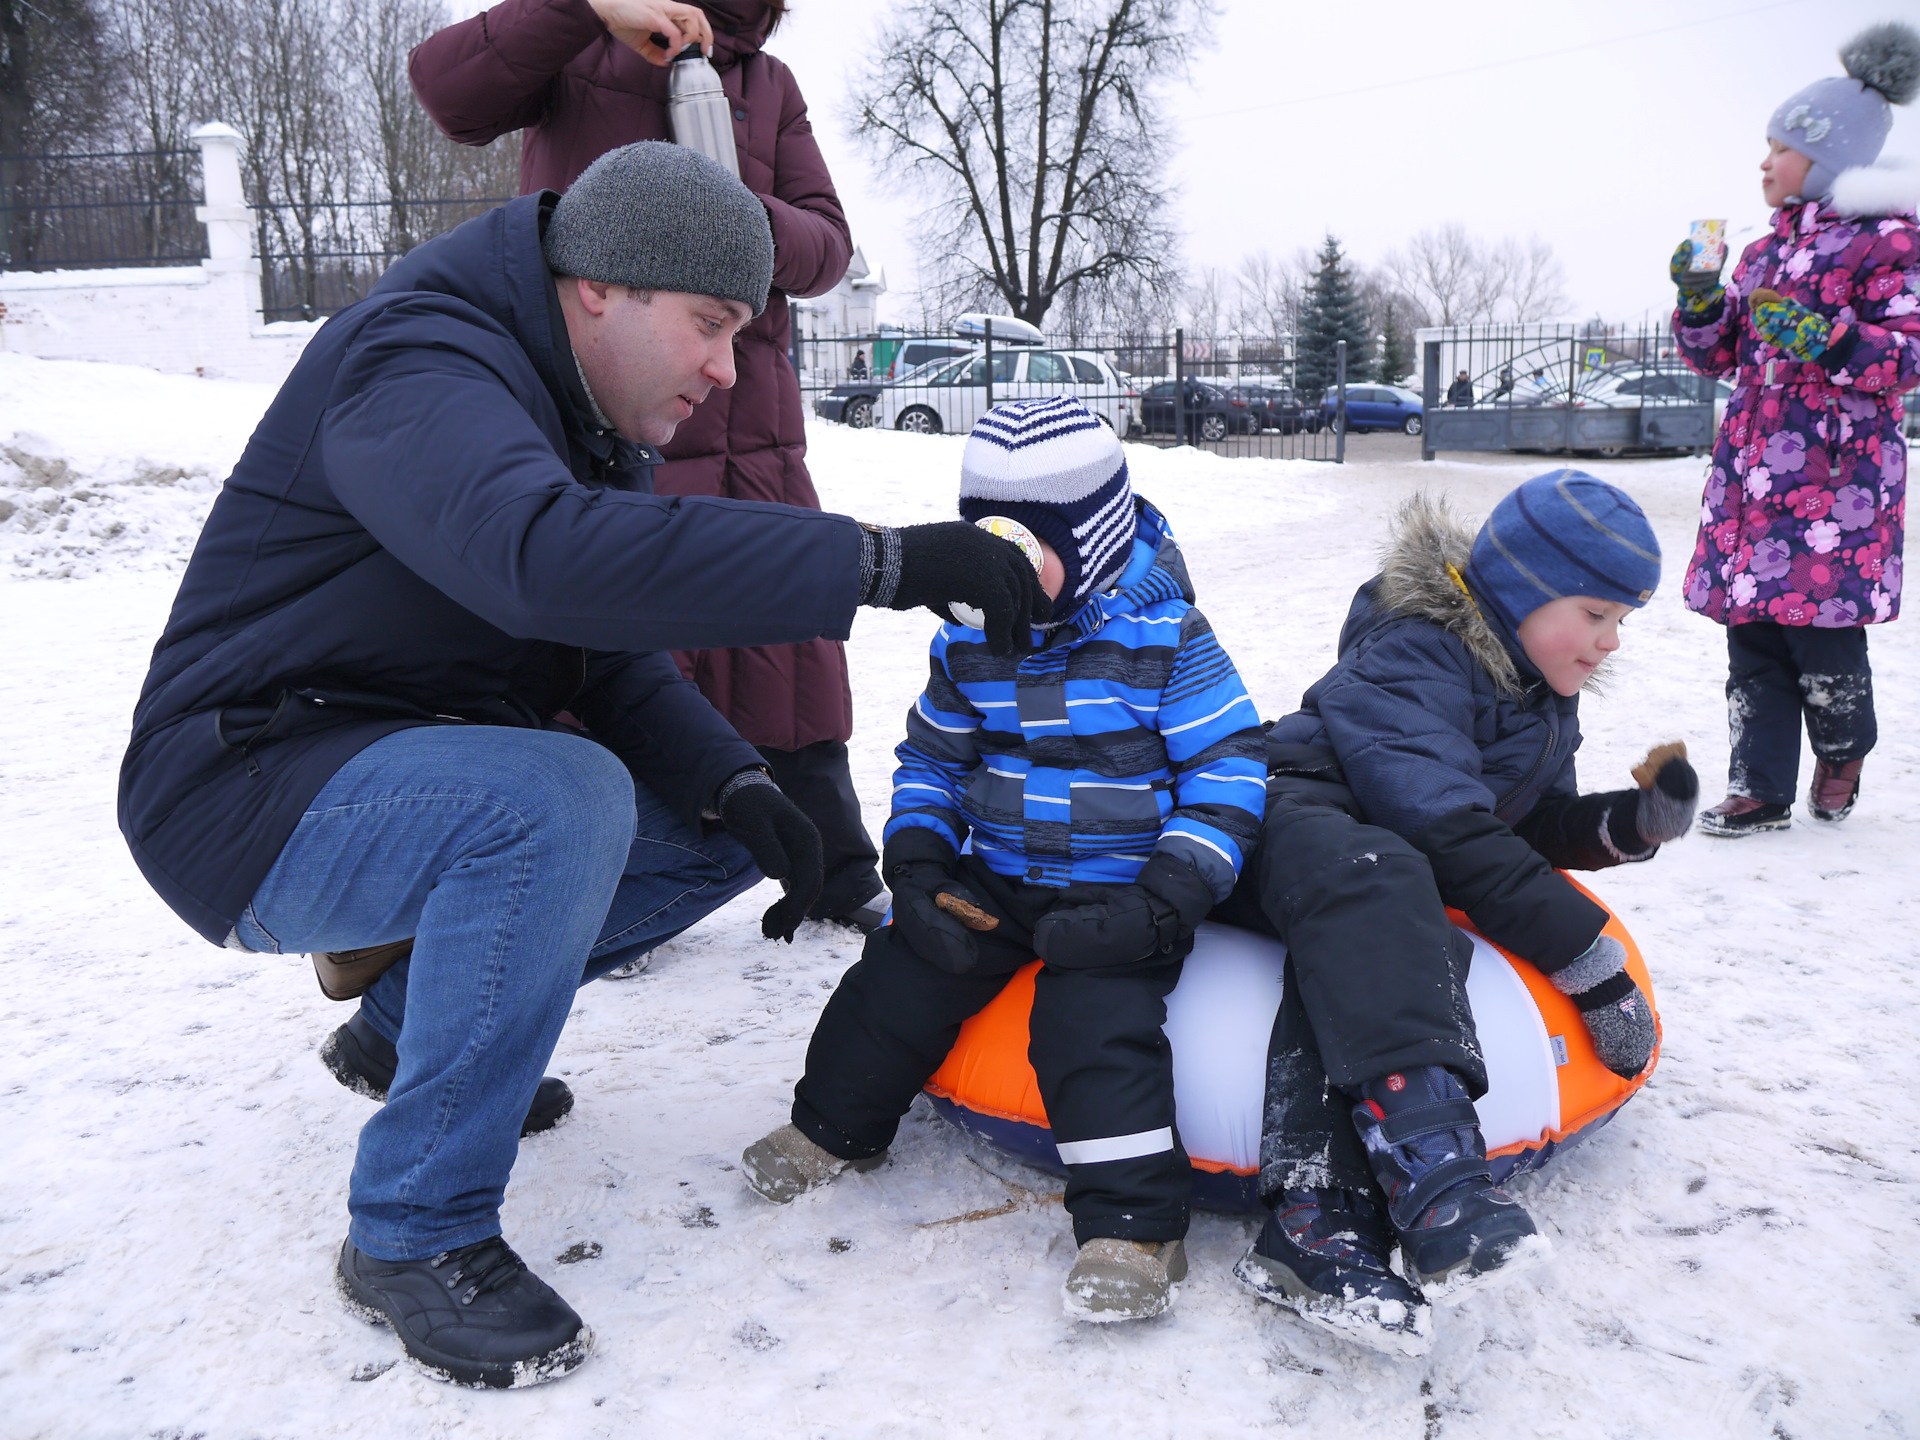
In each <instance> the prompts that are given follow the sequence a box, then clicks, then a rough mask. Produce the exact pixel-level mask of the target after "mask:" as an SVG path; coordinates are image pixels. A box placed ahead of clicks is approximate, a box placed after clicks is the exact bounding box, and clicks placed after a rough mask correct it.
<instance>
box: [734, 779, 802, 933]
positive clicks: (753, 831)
mask: <svg viewBox="0 0 1920 1440" xmlns="http://www.w3.org/2000/svg"><path fill="white" fill-rule="evenodd" d="M714 809H715V810H716V811H717V812H718V813H719V816H720V823H721V824H722V825H724V826H725V827H726V831H727V833H728V834H729V835H731V836H733V838H734V839H736V840H738V841H739V842H740V843H741V844H742V845H744V846H746V847H747V853H748V854H749V855H751V856H753V863H754V864H755V865H758V866H759V867H760V873H761V874H762V875H765V876H766V877H767V878H768V879H769V880H778V881H779V882H780V888H781V889H783V890H785V891H786V892H787V893H786V894H785V895H784V896H782V897H781V898H780V899H778V900H776V901H775V902H774V903H773V904H772V905H771V906H769V907H768V909H767V913H766V914H765V915H762V916H761V917H760V933H761V934H762V935H764V936H766V937H767V939H769V940H785V941H786V942H787V943H788V944H789V945H791V944H792V943H793V932H794V931H795V930H797V929H799V928H800V922H801V921H802V920H804V919H806V918H807V911H808V910H809V909H811V908H812V907H813V902H814V901H816V900H818V899H819V898H820V887H821V885H822V884H824V883H825V881H826V876H827V867H826V859H825V856H824V852H823V851H822V850H821V848H820V832H819V831H818V830H816V829H814V826H813V822H812V821H811V820H809V819H808V818H807V817H806V816H805V815H803V814H802V813H801V812H800V807H799V806H798V805H795V804H794V803H793V802H792V801H791V800H789V799H788V798H787V797H786V794H785V792H784V791H782V790H781V789H780V787H779V786H778V785H776V784H774V783H773V781H772V780H770V779H768V778H767V776H766V775H765V774H764V773H763V772H762V771H759V770H742V771H740V772H739V773H738V774H737V775H735V776H733V777H732V778H731V779H730V780H728V781H727V782H726V783H725V784H724V785H722V786H721V787H720V793H719V795H718V797H717V798H716V800H715V803H714Z"/></svg>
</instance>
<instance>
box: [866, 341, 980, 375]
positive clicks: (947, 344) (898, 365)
mask: <svg viewBox="0 0 1920 1440" xmlns="http://www.w3.org/2000/svg"><path fill="white" fill-rule="evenodd" d="M977 348H978V347H977V346H976V345H975V344H974V342H973V341H971V340H959V339H945V338H941V339H926V338H919V339H913V340H903V341H901V342H900V348H899V349H898V350H896V351H894V353H893V359H892V360H891V361H889V362H888V364H887V371H886V374H884V375H877V376H875V377H874V378H875V380H876V381H886V380H898V379H900V378H902V377H903V376H905V375H907V374H909V373H911V372H912V371H915V370H918V369H919V368H920V367H921V366H922V365H930V364H932V363H933V362H934V361H935V360H951V359H953V358H954V357H955V356H957V355H971V354H972V353H973V352H974V350H976V349H977Z"/></svg>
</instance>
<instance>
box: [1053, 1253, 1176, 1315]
mask: <svg viewBox="0 0 1920 1440" xmlns="http://www.w3.org/2000/svg"><path fill="white" fill-rule="evenodd" d="M1186 1278H1187V1247H1186V1243H1185V1242H1184V1241H1180V1240H1114V1239H1111V1238H1108V1237H1106V1236H1101V1237H1099V1238H1097V1239H1093V1240H1089V1241H1087V1243H1086V1244H1084V1245H1082V1246H1081V1247H1080V1255H1079V1258H1078V1259H1076V1260H1075V1261H1074V1262H1073V1269H1072V1271H1071V1272H1069V1274H1068V1275H1067V1283H1066V1284H1065V1285H1064V1286H1063V1287H1062V1288H1061V1292H1060V1293H1061V1298H1062V1299H1064V1300H1065V1302H1066V1307H1067V1313H1068V1314H1069V1315H1071V1316H1073V1317H1074V1319H1076V1320H1089V1321H1092V1322H1093V1323H1095V1324H1108V1323H1110V1322H1112V1321H1115V1320H1145V1319H1148V1318H1150V1317H1152V1316H1154V1315H1158V1314H1160V1313H1162V1312H1163V1311H1164V1310H1166V1308H1167V1307H1168V1306H1169V1305H1171V1304H1173V1297H1174V1286H1175V1285H1177V1284H1178V1283H1179V1282H1180V1281H1182V1280H1184V1279H1186Z"/></svg>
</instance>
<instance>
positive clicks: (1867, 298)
mask: <svg viewBox="0 0 1920 1440" xmlns="http://www.w3.org/2000/svg"><path fill="white" fill-rule="evenodd" d="M1841 60H1842V62H1843V63H1844V64H1845V66H1846V70H1847V75H1846V77H1845V78H1834V79H1829V80H1820V81H1816V82H1815V83H1814V84H1812V85H1810V86H1808V87H1807V88H1806V89H1804V90H1802V91H1800V92H1799V93H1798V94H1796V95H1793V96H1791V97H1789V98H1788V100H1787V101H1786V103H1784V104H1783V105H1781V106H1780V108H1779V109H1778V110H1777V111H1775V112H1774V115H1773V119H1772V121H1771V122H1770V123H1769V124H1768V127H1767V138H1768V140H1769V142H1770V146H1769V152H1768V154H1767V157H1766V159H1765V160H1763V161H1762V162H1761V166H1760V170H1761V174H1762V177H1763V183H1762V193H1763V194H1764V196H1765V198H1766V200H1767V202H1768V203H1769V204H1770V205H1774V206H1777V207H1778V208H1777V209H1776V210H1775V211H1774V212H1773V228H1772V232H1771V233H1770V234H1768V235H1766V236H1764V237H1762V238H1761V239H1759V240H1756V241H1755V242H1754V243H1753V244H1752V245H1750V246H1748V247H1747V250H1746V253H1745V254H1744V255H1742V256H1741V257H1740V261H1739V263H1738V264H1737V265H1736V266H1735V267H1734V271H1733V277H1732V279H1731V281H1730V282H1729V283H1728V284H1727V285H1726V286H1725V287H1724V288H1722V286H1721V284H1720V280H1719V275H1718V272H1717V270H1707V271H1699V270H1693V269H1691V268H1690V264H1691V261H1692V259H1693V247H1692V245H1691V243H1690V242H1687V243H1683V244H1682V245H1681V247H1680V249H1679V251H1677V252H1676V253H1675V255H1674V257H1673V266H1672V273H1673V278H1674V281H1675V283H1676V284H1677V285H1678V286H1679V288H1680V304H1679V308H1678V309H1677V310H1676V311H1675V313H1674V317H1673V331H1674V334H1675V336H1676V337H1677V338H1678V340H1679V342H1680V350H1681V353H1682V354H1683V355H1684V356H1685V357H1686V361H1687V363H1688V364H1689V365H1691V366H1692V367H1693V368H1694V369H1695V370H1697V371H1699V372H1700V373H1701V374H1703V375H1716V376H1717V375H1726V374H1732V375H1733V376H1734V381H1735V384H1736V386H1737V388H1736V389H1735V390H1734V392H1733V398H1732V400H1731V401H1730V402H1729V403H1728V406H1727V413H1726V418H1725V420H1724V421H1723V422H1722V424H1721V427H1720V435H1719V439H1718V441H1717V442H1716V443H1715V445H1714V448H1713V469H1712V473H1711V475H1710V476H1709V477H1708V480H1707V489H1706V503H1705V505H1704V507H1703V509H1702V511H1701V520H1700V539H1699V543H1698V545H1697V546H1696V547H1695V549H1694V553H1693V561H1692V563H1691V564H1690V565H1689V566H1688V569H1687V577H1686V582H1685V598H1686V603H1687V605H1688V607H1689V608H1691V609H1694V610H1698V611H1700V612H1701V613H1702V614H1704V615H1706V616H1707V617H1708V618H1709V619H1711V620H1717V621H1719V622H1720V623H1721V624H1723V625H1725V626H1726V627H1727V653H1728V660H1729V673H1728V676H1727V707H1728V715H1729V725H1730V728H1731V731H1732V741H1733V754H1732V763H1731V765H1730V767H1729V772H1730V773H1729V775H1728V779H1727V790H1728V794H1727V798H1726V799H1725V800H1723V801H1722V802H1721V803H1720V804H1719V805H1717V806H1715V807H1714V808H1713V809H1711V810H1709V811H1707V812H1706V813H1705V814H1704V815H1702V816H1701V817H1700V829H1701V830H1702V831H1703V832H1704V833H1706V834H1709V835H1722V836H1737V835H1751V834H1755V833H1757V832H1759V831H1762V830H1782V829H1785V828H1786V827H1787V826H1788V824H1789V823H1791V818H1792V809H1793V796H1794V791H1795V789H1796V787H1797V784H1798V771H1799V764H1800V726H1801V722H1802V720H1803V719H1804V721H1805V724H1806V729H1807V738H1808V740H1809V741H1810V743H1811V744H1812V747H1813V753H1814V757H1815V761H1816V765H1815V769H1814V777H1813V783H1812V785H1811V787H1810V788H1809V790H1808V794H1807V804H1808V808H1809V809H1810V810H1811V811H1812V812H1813V816H1814V818H1815V819H1817V820H1840V819H1843V818H1844V817H1845V816H1846V815H1847V813H1848V812H1849V811H1850V810H1852V808H1853V803H1854V799H1855V797H1856V796H1857V795H1858V793H1859V788H1860V766H1861V762H1862V760H1863V759H1864V758H1865V756H1866V754H1867V752H1868V751H1869V750H1871V749H1872V748H1873V743H1874V740H1875V738H1876V729H1875V724H1874V714H1873V680H1872V672H1871V671H1870V670H1869V668H1868V664H1867V636H1866V630H1865V628H1864V627H1866V626H1868V625H1875V624H1879V623H1881V622H1883V621H1887V620H1892V619H1894V618H1895V617H1896V616H1898V615H1899V613H1900V584H1901V554H1900V551H1901V541H1902V535H1903V521H1904V518H1905V513H1906V477H1907V447H1906V442H1905V440H1904V439H1902V438H1901V434H1900V416H1901V400H1900V396H1901V393H1902V392H1903V391H1906V390H1910V389H1912V388H1913V387H1914V386H1915V385H1916V384H1920V222H1917V221H1916V218H1915V214H1914V200H1915V198H1916V194H1915V192H1916V191H1920V177H1916V176H1915V173H1914V172H1912V171H1905V172H1902V171H1897V170H1890V169H1874V168H1871V167H1872V164H1873V162H1874V161H1875V160H1876V159H1878V158H1879V154H1880V148H1881V146H1882V144H1883V143H1884V142H1885V140H1886V136H1887V132H1888V130H1889V129H1890V128H1891V126H1892V115H1891V112H1890V110H1889V105H1890V104H1894V105H1903V104H1905V103H1907V101H1908V100H1910V99H1911V98H1912V97H1913V94H1914V91H1915V89H1916V87H1917V86H1920V35H1916V34H1915V32H1914V31H1913V30H1912V29H1910V28H1909V27H1907V26H1905V25H1897V24H1894V25H1880V26H1875V27H1874V28H1873V29H1870V30H1868V31H1866V32H1864V33H1862V34H1861V35H1859V36H1856V37H1855V38H1854V39H1853V40H1852V41H1851V42H1849V44H1848V45H1847V46H1846V48H1845V49H1843V50H1842V51H1841Z"/></svg>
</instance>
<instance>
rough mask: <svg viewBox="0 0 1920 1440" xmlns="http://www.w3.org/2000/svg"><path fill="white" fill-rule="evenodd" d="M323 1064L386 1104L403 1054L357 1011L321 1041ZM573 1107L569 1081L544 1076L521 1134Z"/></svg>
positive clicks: (535, 1132) (555, 1122)
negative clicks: (397, 1052)
mask: <svg viewBox="0 0 1920 1440" xmlns="http://www.w3.org/2000/svg"><path fill="white" fill-rule="evenodd" d="M320 1063H321V1064H322V1065H324V1066H326V1067H327V1069H328V1071H329V1072H331V1073H332V1075H333V1078H334V1079H336V1080H338V1081H339V1082H340V1083H341V1084H342V1085H344V1086H346V1087H347V1089H349V1090H351V1091H353V1093H354V1094H356V1095H364V1096H366V1097H367V1099H369V1100H378V1101H379V1102H380V1103H381V1104H383V1105H384V1104H386V1101H387V1087H388V1086H390V1085H392V1084H393V1072H394V1071H395V1070H396V1069H398V1068H399V1065H400V1057H399V1056H398V1055H397V1054H396V1053H395V1052H394V1048H393V1042H392V1041H390V1040H388V1039H387V1037H386V1036H384V1035H382V1034H381V1033H380V1032H379V1031H378V1030H376V1029H374V1028H373V1026H371V1025H369V1024H368V1023H367V1022H366V1020H365V1019H364V1018H363V1017H362V1016H361V1014H360V1012H359V1011H358V1010H356V1011H354V1012H353V1018H352V1019H350V1020H349V1021H347V1023H346V1024H344V1025H342V1026H341V1027H340V1028H339V1029H338V1030H336V1031H334V1032H333V1033H332V1034H331V1035H329V1036H328V1037H327V1038H326V1039H325V1040H323V1041H321V1042H320ZM572 1109H573V1091H571V1090H569V1089H568V1088H567V1082H566V1081H564V1080H562V1079H560V1078H559V1077H558V1076H555V1075H547V1076H543V1077H542V1078H541V1081H540V1087H539V1088H538V1089H537V1090H535V1091H534V1092H533V1104H531V1105H529V1106H528V1107H527V1118H526V1120H525V1121H524V1122H523V1123H522V1124H521V1126H520V1134H521V1135H522V1136H527V1135H538V1134H539V1133H540V1132H541V1131H543V1130H551V1129H552V1128H553V1127H554V1126H556V1125H558V1124H559V1123H560V1121H561V1119H562V1118H563V1117H564V1116H565V1115H566V1114H567V1112H568V1111H570V1110H572Z"/></svg>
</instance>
